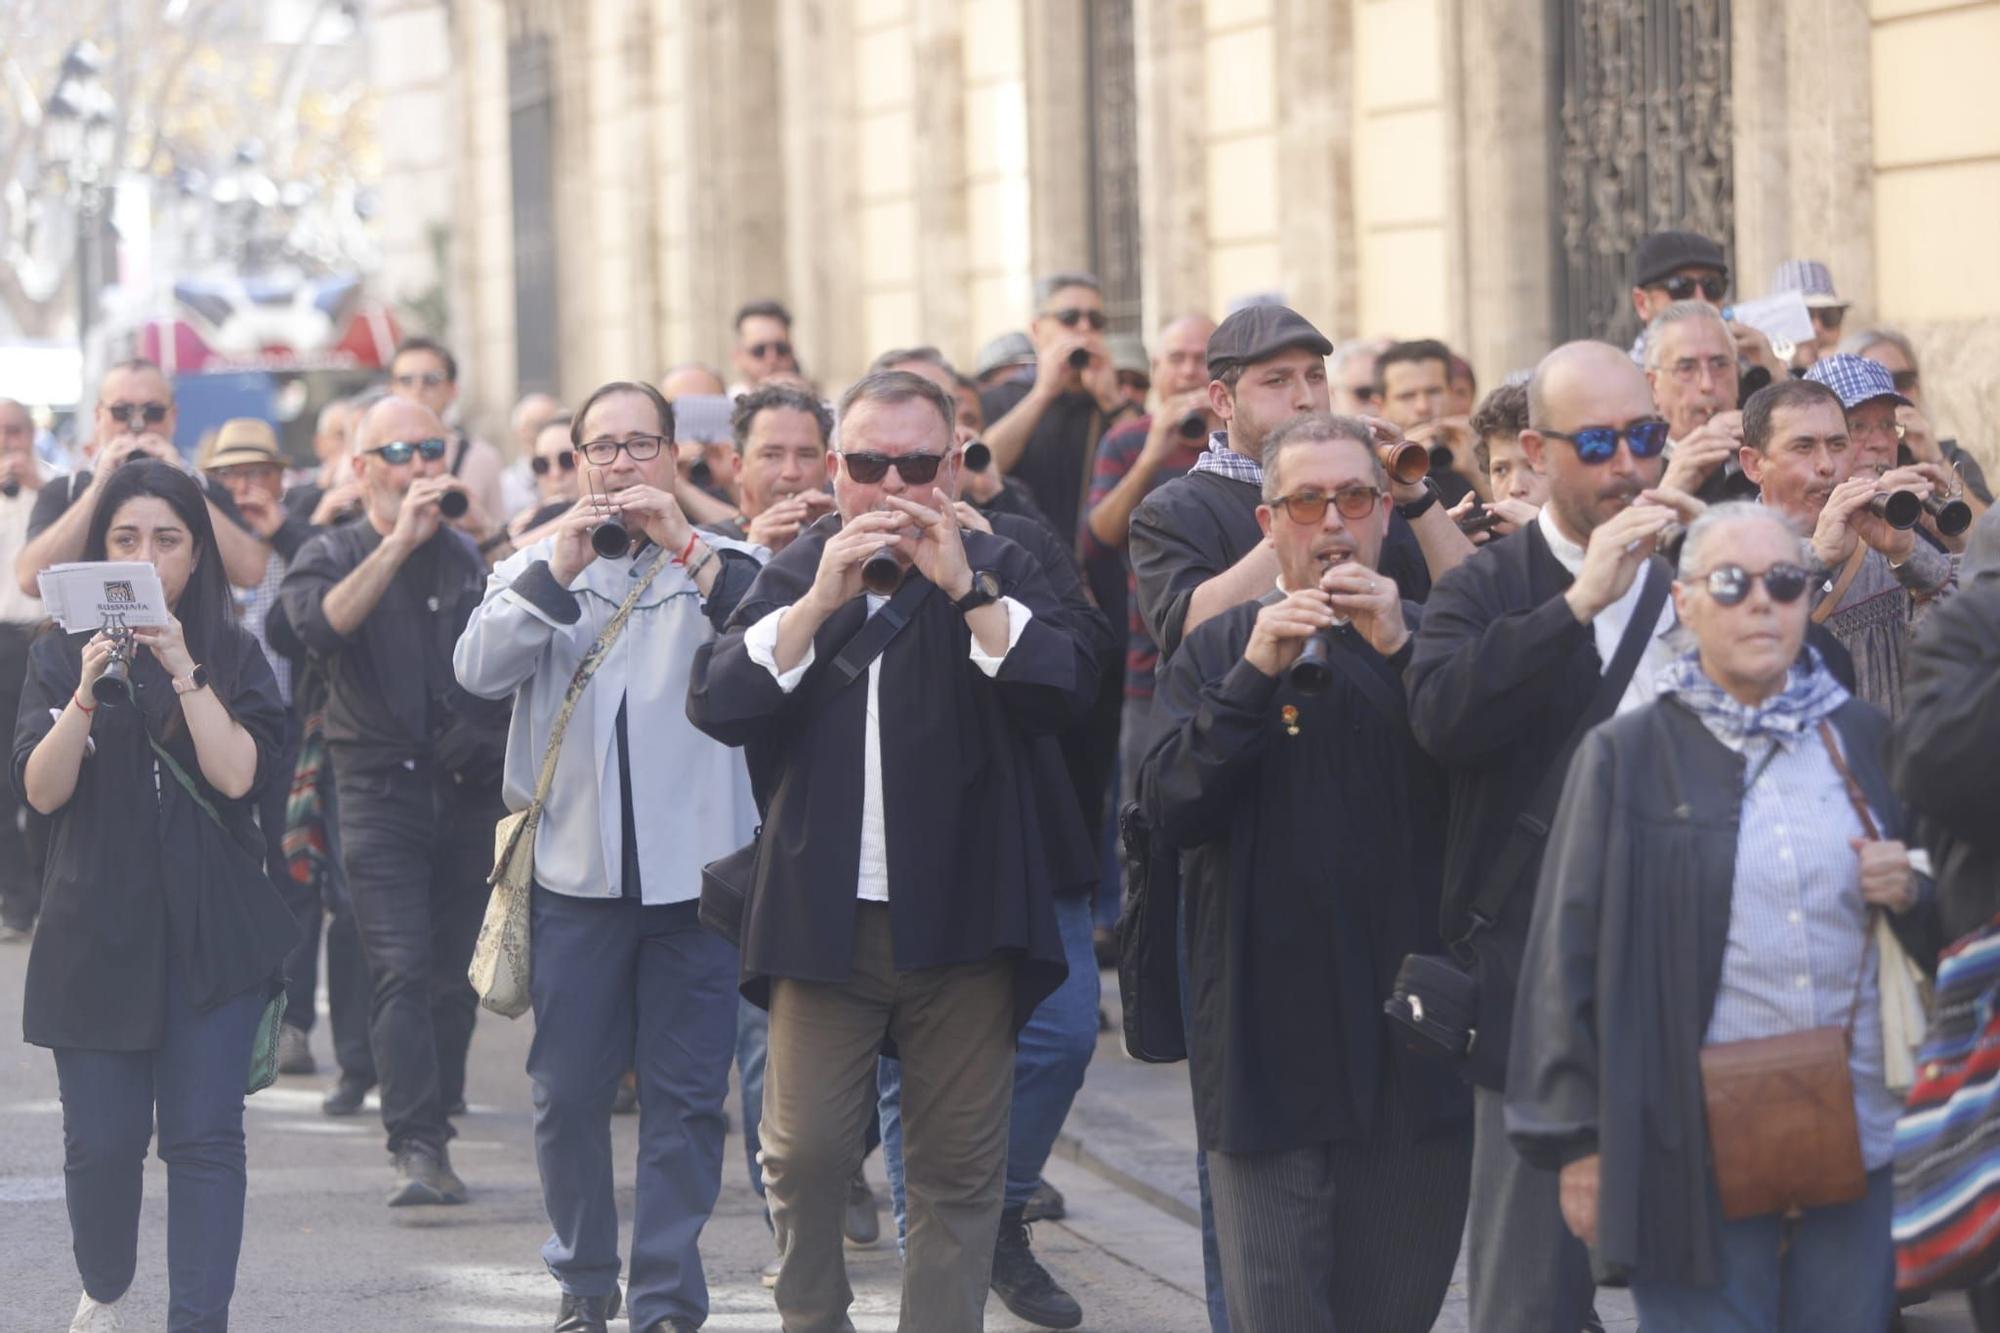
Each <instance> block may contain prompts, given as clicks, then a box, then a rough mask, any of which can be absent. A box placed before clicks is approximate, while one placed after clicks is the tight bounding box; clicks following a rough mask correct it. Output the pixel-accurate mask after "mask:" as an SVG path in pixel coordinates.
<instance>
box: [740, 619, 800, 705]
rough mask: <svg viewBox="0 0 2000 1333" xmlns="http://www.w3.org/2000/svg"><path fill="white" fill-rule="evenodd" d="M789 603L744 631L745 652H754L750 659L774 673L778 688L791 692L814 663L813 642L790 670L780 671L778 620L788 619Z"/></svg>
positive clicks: (751, 653) (772, 676)
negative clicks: (786, 613) (786, 614)
mask: <svg viewBox="0 0 2000 1333" xmlns="http://www.w3.org/2000/svg"><path fill="white" fill-rule="evenodd" d="M789 610H791V608H790V607H789V606H781V607H779V608H778V609H777V610H775V611H773V612H771V614H770V615H768V616H765V617H764V618H763V619H762V620H760V621H758V622H757V623H756V624H754V625H752V626H751V627H750V628H749V629H747V630H744V631H743V651H745V652H747V653H749V654H750V660H751V661H753V662H755V663H756V664H757V665H758V666H760V667H763V668H764V670H766V671H768V672H770V673H771V679H773V680H775V681H777V682H778V688H779V689H781V690H783V691H784V692H785V693H786V694H790V693H791V692H792V691H793V690H795V689H797V688H798V687H799V682H800V681H802V680H804V679H805V678H806V669H807V668H808V667H810V666H811V665H812V664H813V645H812V644H810V643H808V644H807V645H806V655H805V656H804V657H802V658H800V659H799V664H798V665H797V666H795V667H793V668H792V669H791V670H790V671H780V670H778V622H779V621H781V620H783V619H784V618H785V612H787V611H789Z"/></svg>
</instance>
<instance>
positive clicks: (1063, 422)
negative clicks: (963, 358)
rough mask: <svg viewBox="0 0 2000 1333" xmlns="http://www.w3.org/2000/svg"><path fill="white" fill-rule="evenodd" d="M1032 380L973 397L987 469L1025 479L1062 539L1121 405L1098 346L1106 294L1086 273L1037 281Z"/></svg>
mask: <svg viewBox="0 0 2000 1333" xmlns="http://www.w3.org/2000/svg"><path fill="white" fill-rule="evenodd" d="M1035 308H1036V315H1035V319H1034V322H1033V323H1032V324H1030V325H1029V326H1028V337H1029V338H1030V340H1032V341H1033V343H1034V345H1035V357H1036V369H1035V378H1034V380H1033V382H1032V383H1027V384H1023V383H1020V382H1018V381H1010V382H1008V383H1005V384H998V385H995V386H994V387H993V388H991V389H988V390H986V392H984V393H982V394H981V395H980V396H979V400H980V405H981V407H982V408H983V410H984V412H985V416H986V420H987V423H988V424H987V427H986V445H987V447H988V448H989V449H991V450H992V451H993V466H994V467H996V468H998V469H999V470H1000V471H1002V472H1004V473H1007V474H1009V475H1012V476H1018V477H1020V478H1021V480H1023V481H1025V482H1027V484H1028V489H1029V490H1030V491H1032V492H1033V493H1034V496H1035V501H1036V503H1038V504H1039V505H1040V506H1041V507H1042V511H1043V512H1044V513H1046V514H1047V515H1048V516H1049V519H1050V521H1051V522H1053V523H1054V524H1055V525H1056V531H1057V532H1059V533H1061V534H1062V535H1063V536H1064V538H1065V539H1073V538H1074V536H1075V534H1076V532H1077V524H1078V522H1079V520H1080V519H1081V517H1082V514H1083V509H1084V496H1085V492H1086V489H1087V487H1088V484H1089V480H1090V469H1091V465H1092V463H1093V462H1094V461H1095V459H1096V457H1097V442H1098V440H1099V439H1100V438H1102V437H1103V435H1104V432H1105V430H1106V429H1107V428H1108V427H1109V424H1110V421H1111V418H1112V417H1113V415H1114V414H1116V413H1117V412H1119V411H1120V409H1121V408H1122V407H1123V406H1124V400H1123V399H1122V398H1121V397H1120V395H1119V392H1118V373H1117V369H1116V367H1114V366H1113V365H1112V363H1111V354H1110V352H1109V351H1108V350H1107V349H1106V347H1105V343H1104V328H1105V322H1106V321H1105V314H1104V292H1103V289H1102V287H1101V286H1100V285H1099V283H1098V281H1097V279H1096V278H1094V277H1092V276H1091V275H1090V274H1088V273H1055V274H1051V275H1050V276H1048V277H1046V278H1043V279H1042V280H1041V281H1040V282H1039V283H1037V284H1036V286H1035Z"/></svg>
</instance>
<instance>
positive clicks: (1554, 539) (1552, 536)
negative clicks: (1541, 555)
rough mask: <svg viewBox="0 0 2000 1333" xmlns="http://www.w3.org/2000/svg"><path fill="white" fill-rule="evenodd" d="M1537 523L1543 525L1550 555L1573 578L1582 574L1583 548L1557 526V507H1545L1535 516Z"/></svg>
mask: <svg viewBox="0 0 2000 1333" xmlns="http://www.w3.org/2000/svg"><path fill="white" fill-rule="evenodd" d="M1535 521H1536V522H1537V523H1539V524H1541V525H1542V538H1543V540H1545V541H1546V542H1548V544H1549V554H1550V555H1553V556H1554V557H1555V558H1556V559H1557V560H1558V561H1560V562H1561V564H1562V567H1563V568H1564V569H1567V570H1568V571H1569V572H1570V575H1571V577H1574V576H1575V575H1576V574H1578V573H1579V572H1581V570H1582V569H1583V547H1582V546H1580V545H1578V544H1577V543H1576V542H1573V541H1571V540H1570V538H1569V535H1568V534H1567V533H1565V532H1564V531H1563V530H1562V528H1561V527H1560V526H1558V525H1557V523H1556V507H1555V506H1554V505H1552V504H1545V505H1543V506H1542V511H1541V513H1539V514H1537V515H1536V516H1535Z"/></svg>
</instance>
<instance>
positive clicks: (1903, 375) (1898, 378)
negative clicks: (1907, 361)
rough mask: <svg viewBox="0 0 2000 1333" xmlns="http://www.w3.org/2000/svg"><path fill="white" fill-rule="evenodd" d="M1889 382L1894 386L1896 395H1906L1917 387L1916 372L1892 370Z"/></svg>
mask: <svg viewBox="0 0 2000 1333" xmlns="http://www.w3.org/2000/svg"><path fill="white" fill-rule="evenodd" d="M1889 380H1890V382H1891V383H1893V384H1894V385H1895V386H1896V392H1897V393H1908V392H1909V391H1910V390H1912V389H1914V388H1916V387H1917V372H1916V371H1914V370H1892V371H1890V372H1889Z"/></svg>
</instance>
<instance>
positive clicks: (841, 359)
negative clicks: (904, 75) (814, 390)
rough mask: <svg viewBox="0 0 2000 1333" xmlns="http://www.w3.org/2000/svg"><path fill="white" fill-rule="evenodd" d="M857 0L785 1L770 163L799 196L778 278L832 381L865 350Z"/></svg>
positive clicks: (817, 371)
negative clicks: (853, 11) (852, 0)
mask: <svg viewBox="0 0 2000 1333" xmlns="http://www.w3.org/2000/svg"><path fill="white" fill-rule="evenodd" d="M850 8H851V6H850V4H849V0H776V13H777V32H778V71H777V89H779V90H782V95H780V94H779V92H777V91H775V90H774V93H773V98H774V100H775V102H776V104H777V106H778V117H779V128H780V131H781V132H780V134H779V136H778V137H779V151H778V154H777V155H776V156H775V157H774V158H772V159H771V160H770V163H767V164H766V165H767V171H768V170H769V168H770V164H771V163H775V164H777V169H778V170H781V171H782V173H783V175H784V179H785V190H786V196H787V198H788V199H789V200H790V201H791V206H790V207H789V208H787V209H786V210H785V213H784V216H783V237H784V246H783V250H782V260H781V262H780V263H777V264H774V265H773V266H772V269H771V276H772V277H773V278H774V279H777V278H782V279H783V281H784V285H785V288H786V293H785V295H786V298H787V302H788V304H789V305H790V307H791V311H792V315H793V320H794V323H793V326H792V333H793V336H794V340H795V341H796V342H797V343H798V345H799V348H800V355H801V358H802V359H803V363H804V364H805V366H806V369H807V371H808V373H810V374H812V375H813V376H815V377H817V378H819V379H821V380H822V381H824V383H825V387H826V388H828V389H833V388H835V387H837V383H836V381H837V380H838V378H839V377H841V376H844V375H846V374H847V373H849V372H851V371H852V370H854V369H858V368H859V367H858V365H857V364H856V363H857V362H859V361H860V360H861V358H862V357H863V356H864V355H865V354H864V352H863V351H862V346H861V345H862V342H863V338H862V313H861V273H860V264H859V263H858V253H859V248H860V239H859V235H858V233H857V230H856V227H855V218H856V215H857V213H858V210H859V196H858V190H857V186H856V181H857V179H858V176H859V172H858V171H857V169H856V160H857V146H856V143H855V134H854V59H853V49H854V34H853V25H852V22H851V15H850V13H849V10H850ZM726 332H727V331H726V330H725V333H726ZM807 358H809V359H807Z"/></svg>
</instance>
